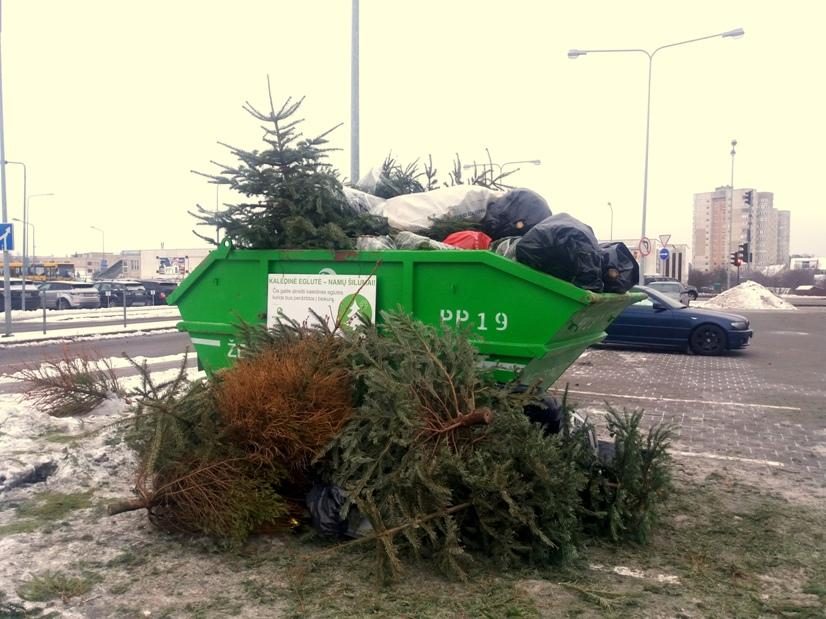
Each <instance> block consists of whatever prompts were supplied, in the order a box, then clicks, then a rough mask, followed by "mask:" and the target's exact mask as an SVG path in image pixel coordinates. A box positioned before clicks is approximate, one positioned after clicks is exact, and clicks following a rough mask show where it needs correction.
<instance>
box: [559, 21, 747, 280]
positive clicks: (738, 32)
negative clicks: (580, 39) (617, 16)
mask: <svg viewBox="0 0 826 619" xmlns="http://www.w3.org/2000/svg"><path fill="white" fill-rule="evenodd" d="M743 34H745V32H744V31H743V29H742V28H736V29H735V30H728V31H726V32H719V33H717V34H710V35H708V36H704V37H697V38H696V39H688V40H687V41H678V42H677V43H669V44H667V45H661V46H660V47H658V48H657V49H655V50H654V51H653V52H649V51H648V50H645V49H636V48H633V49H571V50H568V58H570V59H571V60H576V59H577V58H579V57H580V56H585V55H586V54H606V53H640V54H645V55H646V56H647V57H648V97H647V99H648V101H647V104H646V111H645V172H644V175H643V185H642V232H641V234H640V238H645V218H646V213H647V208H648V143H649V137H650V129H651V68H652V65H653V61H654V56H655V55H656V53H657V52H658V51H660V50H662V49H666V48H668V47H677V46H679V45H688V44H689V43H696V42H697V41H705V40H706V39H715V38H717V37H722V38H738V37H741V36H743ZM645 260H646V258H645V256H642V260H641V264H640V284H643V283H644V282H645Z"/></svg>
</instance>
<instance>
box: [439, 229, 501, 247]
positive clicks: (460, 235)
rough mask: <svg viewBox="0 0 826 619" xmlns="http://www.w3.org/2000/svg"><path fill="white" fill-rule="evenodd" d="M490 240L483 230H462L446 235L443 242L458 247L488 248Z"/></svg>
mask: <svg viewBox="0 0 826 619" xmlns="http://www.w3.org/2000/svg"><path fill="white" fill-rule="evenodd" d="M492 240H493V239H491V238H490V237H489V236H488V235H487V234H485V233H484V232H477V231H476V230H462V231H461V232H454V233H453V234H450V235H448V236H447V238H446V239H445V240H444V242H445V243H447V244H448V245H453V246H454V247H458V248H460V249H488V248H490V243H491V241H492Z"/></svg>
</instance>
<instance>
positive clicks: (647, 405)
mask: <svg viewBox="0 0 826 619" xmlns="http://www.w3.org/2000/svg"><path fill="white" fill-rule="evenodd" d="M737 313H741V314H744V315H746V316H747V317H748V318H749V319H750V320H751V322H752V327H753V329H754V338H753V340H752V344H751V346H750V347H749V348H747V349H745V350H743V351H738V352H735V353H730V354H727V355H724V356H720V357H699V356H694V355H689V354H680V353H662V352H653V351H635V350H628V349H623V350H617V349H607V348H597V349H591V350H589V351H587V352H586V353H585V354H584V355H583V356H582V357H581V358H580V359H579V360H578V361H577V362H576V363H575V364H574V365H573V366H571V367H570V368H569V369H568V371H567V372H566V373H565V374H564V375H563V376H562V377H561V378H560V379H559V381H557V383H556V384H555V389H557V390H559V391H561V390H562V389H564V388H565V386H566V384H567V385H568V388H569V393H570V396H569V399H570V400H571V401H572V402H573V403H574V404H575V406H577V408H578V409H579V410H580V411H581V412H584V413H587V414H588V415H589V416H590V417H592V418H599V416H600V415H601V414H602V413H603V412H604V411H605V410H606V408H607V407H606V402H607V403H608V404H609V405H611V406H612V407H614V408H616V409H622V408H628V409H638V408H642V409H644V410H645V414H646V419H647V420H648V421H649V423H654V422H656V421H665V422H669V423H673V424H675V426H676V430H677V439H676V440H675V443H674V450H675V453H676V454H677V455H678V456H680V457H684V458H691V459H698V460H705V461H706V462H709V463H712V462H714V461H718V462H731V463H742V464H746V465H751V466H754V467H758V468H766V467H768V468H769V469H772V471H773V472H782V473H788V476H787V478H788V479H790V480H793V481H795V482H801V483H805V484H806V485H814V486H816V487H818V488H826V352H824V351H826V308H824V307H807V308H800V309H798V311H794V312H791V311H789V312H783V311H759V312H757V311H751V312H737Z"/></svg>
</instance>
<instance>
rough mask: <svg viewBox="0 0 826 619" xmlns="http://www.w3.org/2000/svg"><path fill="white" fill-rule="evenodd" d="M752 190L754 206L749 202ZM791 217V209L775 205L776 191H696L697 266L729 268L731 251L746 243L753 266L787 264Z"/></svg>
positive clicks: (695, 260)
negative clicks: (748, 198)
mask: <svg viewBox="0 0 826 619" xmlns="http://www.w3.org/2000/svg"><path fill="white" fill-rule="evenodd" d="M749 192H750V194H749V195H750V196H751V205H749V204H747V203H746V195H747V193H749ZM732 194H733V200H732ZM732 203H733V205H734V213H733V217H730V213H731V204H732ZM790 217H791V214H790V212H789V211H778V210H776V209H775V208H774V194H773V193H771V192H768V191H757V190H755V189H752V188H742V189H734V190H732V188H731V187H730V186H725V187H717V189H715V190H714V191H711V192H705V193H696V194H694V233H693V245H694V260H693V262H692V265H693V267H694V268H695V269H698V270H700V271H713V270H715V269H719V268H726V267H728V266H729V264H730V262H729V256H730V255H731V253H732V252H734V251H736V250H737V248H738V247H739V246H740V245H741V244H743V243H746V242H749V243H750V253H751V259H752V260H751V265H752V266H753V267H758V268H759V267H764V266H769V265H773V264H786V263H787V262H788V259H789V224H790Z"/></svg>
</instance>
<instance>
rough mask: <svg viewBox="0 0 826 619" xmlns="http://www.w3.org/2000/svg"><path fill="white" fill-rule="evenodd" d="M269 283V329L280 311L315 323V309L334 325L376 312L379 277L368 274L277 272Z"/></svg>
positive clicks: (370, 316)
mask: <svg viewBox="0 0 826 619" xmlns="http://www.w3.org/2000/svg"><path fill="white" fill-rule="evenodd" d="M267 283H268V285H267V328H272V327H273V326H275V325H276V323H277V319H278V316H279V314H283V315H284V316H286V317H287V318H292V319H293V320H296V321H298V322H300V323H307V324H314V323H315V318H314V317H313V312H315V313H316V314H318V315H319V316H321V317H322V318H324V319H325V320H326V321H327V324H328V325H330V326H332V325H334V324H335V323H336V322H337V321H338V322H339V323H340V324H341V326H342V327H343V328H348V327H353V326H355V325H356V324H358V315H359V314H362V315H363V316H364V317H366V318H367V319H369V320H371V321H372V320H373V319H374V317H375V314H376V278H375V277H368V276H366V275H277V274H271V275H270V276H269V278H268V282H267Z"/></svg>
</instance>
